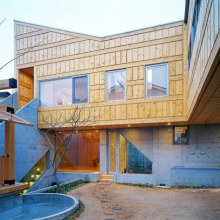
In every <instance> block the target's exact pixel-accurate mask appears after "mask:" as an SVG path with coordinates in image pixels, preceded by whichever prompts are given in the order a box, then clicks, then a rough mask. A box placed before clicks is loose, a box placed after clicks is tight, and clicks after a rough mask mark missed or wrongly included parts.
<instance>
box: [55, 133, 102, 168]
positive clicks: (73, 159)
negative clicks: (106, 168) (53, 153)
mask: <svg viewBox="0 0 220 220" xmlns="http://www.w3.org/2000/svg"><path fill="white" fill-rule="evenodd" d="M67 134H68V132H67ZM59 135H61V134H59V133H57V140H56V146H57V147H59V146H60V144H61V143H62V142H60V138H59ZM99 142H100V141H99V132H98V131H80V132H77V133H76V134H75V135H74V136H72V137H71V143H70V146H69V148H68V150H67V151H66V153H65V155H64V157H63V159H62V161H61V163H60V167H59V171H74V172H97V171H99V170H100V169H99V167H100V164H99ZM63 152H64V147H63V146H62V147H60V149H59V151H58V154H59V155H60V156H61V155H62V154H63Z"/></svg>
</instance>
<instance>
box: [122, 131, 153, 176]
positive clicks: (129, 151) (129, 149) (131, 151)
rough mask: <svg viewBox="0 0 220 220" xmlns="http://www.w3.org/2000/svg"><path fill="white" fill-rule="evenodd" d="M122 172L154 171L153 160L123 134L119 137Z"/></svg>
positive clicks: (147, 172) (148, 172) (149, 172)
mask: <svg viewBox="0 0 220 220" xmlns="http://www.w3.org/2000/svg"><path fill="white" fill-rule="evenodd" d="M119 152H120V153H119V155H120V160H119V161H120V164H119V166H120V173H146V174H151V173H152V162H151V161H150V160H149V159H148V158H147V157H146V155H144V154H143V153H142V152H140V151H139V150H138V148H136V147H135V146H134V145H133V144H131V143H130V142H129V141H128V140H126V139H125V138H124V137H123V136H122V135H120V137H119Z"/></svg>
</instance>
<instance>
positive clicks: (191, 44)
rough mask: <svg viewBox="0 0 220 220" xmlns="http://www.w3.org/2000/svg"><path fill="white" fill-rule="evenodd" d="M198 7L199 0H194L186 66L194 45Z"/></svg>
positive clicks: (199, 5) (199, 4) (199, 6)
mask: <svg viewBox="0 0 220 220" xmlns="http://www.w3.org/2000/svg"><path fill="white" fill-rule="evenodd" d="M200 8H201V0H196V3H195V8H194V12H193V21H192V27H191V34H190V44H189V53H188V66H190V60H191V56H192V50H193V46H194V41H195V37H196V30H197V25H198V20H199V12H200Z"/></svg>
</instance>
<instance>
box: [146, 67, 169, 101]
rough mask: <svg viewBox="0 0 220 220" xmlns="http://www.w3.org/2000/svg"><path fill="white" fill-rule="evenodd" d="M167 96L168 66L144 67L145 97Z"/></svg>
mask: <svg viewBox="0 0 220 220" xmlns="http://www.w3.org/2000/svg"><path fill="white" fill-rule="evenodd" d="M167 95H168V64H167V63H163V64H157V65H150V66H147V67H146V97H159V96H167Z"/></svg>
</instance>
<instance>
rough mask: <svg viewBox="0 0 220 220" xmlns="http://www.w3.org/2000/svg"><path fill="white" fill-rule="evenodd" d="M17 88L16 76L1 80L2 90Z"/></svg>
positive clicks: (0, 88)
mask: <svg viewBox="0 0 220 220" xmlns="http://www.w3.org/2000/svg"><path fill="white" fill-rule="evenodd" d="M14 88H17V80H16V79H14V78H10V79H2V80H0V90H3V89H14Z"/></svg>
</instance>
